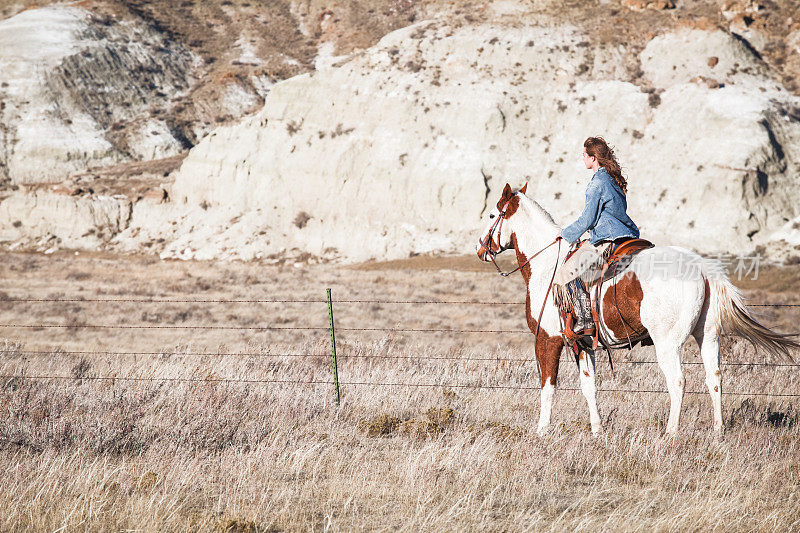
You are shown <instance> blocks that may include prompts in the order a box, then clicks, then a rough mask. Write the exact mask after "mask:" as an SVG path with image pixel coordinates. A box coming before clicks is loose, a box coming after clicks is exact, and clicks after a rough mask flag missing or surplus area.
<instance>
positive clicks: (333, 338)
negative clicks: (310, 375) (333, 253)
mask: <svg viewBox="0 0 800 533" xmlns="http://www.w3.org/2000/svg"><path fill="white" fill-rule="evenodd" d="M327 293H328V320H329V321H330V327H331V357H333V384H334V385H335V386H336V405H339V366H338V365H337V364H336V334H335V333H334V330H333V301H332V300H331V290H330V289H328V290H327Z"/></svg>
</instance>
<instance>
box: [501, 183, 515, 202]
mask: <svg viewBox="0 0 800 533" xmlns="http://www.w3.org/2000/svg"><path fill="white" fill-rule="evenodd" d="M512 195H513V193H512V192H511V185H509V184H508V183H506V186H505V187H503V194H502V195H501V196H500V199H501V200H508V199H510V198H511V196H512Z"/></svg>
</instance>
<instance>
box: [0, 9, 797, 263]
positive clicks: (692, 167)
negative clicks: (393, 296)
mask: <svg viewBox="0 0 800 533" xmlns="http://www.w3.org/2000/svg"><path fill="white" fill-rule="evenodd" d="M28 4H30V3H28ZM0 15H2V16H5V17H6V18H5V19H4V20H2V21H0V66H1V67H2V68H0V116H1V117H2V124H0V180H2V192H1V193H0V194H1V195H2V201H1V202H0V240H2V242H3V245H5V246H7V247H9V248H12V249H29V248H32V249H39V250H43V251H54V250H56V249H59V248H68V249H72V248H74V249H111V250H117V251H130V252H146V253H157V254H161V255H162V256H163V257H179V258H187V259H188V258H196V259H212V258H223V259H253V258H266V259H267V260H271V261H283V260H286V259H294V260H297V259H302V260H311V261H319V260H345V261H354V260H364V259H369V258H384V259H392V258H400V257H407V256H408V255H410V254H418V253H469V252H471V250H472V249H473V247H474V246H473V243H474V241H475V238H476V234H477V231H478V230H479V229H480V227H481V225H482V223H481V216H482V214H484V213H485V210H486V208H487V206H488V205H490V202H491V201H492V200H493V199H494V198H495V197H496V196H497V195H498V194H499V191H500V189H501V188H502V186H503V185H504V184H505V183H506V181H508V182H511V183H512V184H514V185H521V184H522V183H524V182H528V183H529V186H528V194H529V195H530V196H532V197H533V198H534V199H536V200H537V201H539V202H540V203H541V204H542V206H543V207H545V209H547V210H548V211H549V212H551V213H552V214H553V216H554V217H555V219H556V220H557V221H558V222H561V223H563V224H566V223H569V222H570V221H571V220H572V219H573V218H574V217H575V216H576V215H577V214H578V212H579V211H580V209H581V208H582V206H583V186H584V183H585V182H586V180H588V178H589V175H588V174H587V173H586V171H585V170H581V167H580V165H579V161H578V155H579V152H580V149H581V142H582V140H583V139H584V138H585V137H586V136H588V135H594V134H601V135H603V136H605V137H606V138H607V139H609V140H610V141H611V142H612V143H613V144H614V145H615V146H616V148H617V153H618V155H619V157H620V159H621V162H622V163H623V166H624V169H625V171H626V174H627V176H628V179H629V183H630V185H629V191H630V194H629V207H630V212H631V215H632V217H633V218H634V220H636V221H637V222H638V223H639V225H640V227H641V229H642V233H643V236H644V237H645V238H649V239H650V240H653V241H655V242H657V243H661V244H681V245H685V246H689V247H692V248H695V249H697V250H699V251H701V252H704V253H718V252H728V253H751V252H754V251H758V252H763V253H766V254H768V255H769V256H770V257H772V258H773V259H776V260H790V261H794V260H795V258H796V257H797V256H798V255H800V207H798V206H799V205H800V202H799V200H800V176H799V175H798V166H800V96H798V88H800V85H798V83H797V80H798V78H797V75H798V73H800V9H799V8H798V7H797V6H795V5H794V4H793V3H790V2H768V1H764V2H753V1H747V2H742V1H720V2H717V1H711V0H709V1H700V0H697V1H691V0H683V1H681V0H678V1H675V2H670V1H656V2H645V1H640V0H622V1H618V0H601V1H585V2H579V1H571V2H555V1H553V2H548V1H544V0H542V1H527V2H525V1H495V2H456V3H451V2H443V1H424V2H412V1H406V0H392V1H389V0H387V1H355V0H353V1H350V2H338V3H330V4H326V3H324V2H319V1H316V0H313V1H312V0H309V1H305V2H300V1H297V2H288V1H286V2H280V1H279V2H255V1H251V2H248V1H244V2H241V1H238V0H237V1H222V2H216V1H212V2H203V3H201V2H191V1H184V2H164V1H133V2H116V1H101V0H98V1H92V0H90V1H84V2H72V3H59V4H49V5H46V4H42V3H41V2H37V4H36V6H32V5H30V6H29V5H27V4H26V3H25V2H14V3H9V2H4V3H2V4H0Z"/></svg>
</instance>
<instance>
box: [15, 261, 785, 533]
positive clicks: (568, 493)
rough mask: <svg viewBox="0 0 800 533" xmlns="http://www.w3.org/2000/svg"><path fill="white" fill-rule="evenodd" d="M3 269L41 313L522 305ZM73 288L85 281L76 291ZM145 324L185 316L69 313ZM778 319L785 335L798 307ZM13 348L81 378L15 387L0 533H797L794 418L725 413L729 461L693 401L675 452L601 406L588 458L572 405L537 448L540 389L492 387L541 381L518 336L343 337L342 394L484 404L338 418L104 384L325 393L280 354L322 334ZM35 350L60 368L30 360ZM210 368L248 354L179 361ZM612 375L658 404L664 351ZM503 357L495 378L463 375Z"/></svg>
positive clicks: (205, 393) (416, 277)
mask: <svg viewBox="0 0 800 533" xmlns="http://www.w3.org/2000/svg"><path fill="white" fill-rule="evenodd" d="M4 259H5V262H4V263H3V266H2V267H0V268H2V269H4V272H3V274H4V275H5V277H4V278H3V282H2V284H0V290H2V291H4V292H5V293H6V294H7V295H8V296H14V295H16V294H19V293H21V292H22V291H21V290H20V289H22V288H23V287H24V288H25V290H26V291H28V292H31V293H35V294H37V295H47V294H64V295H66V294H74V293H76V292H77V293H85V294H89V293H91V294H107V293H110V292H112V291H113V290H114V288H115V287H118V288H119V289H120V290H122V289H126V290H127V291H129V292H134V293H137V292H138V293H141V294H147V295H149V296H164V295H173V296H178V295H181V296H182V297H184V298H186V297H192V296H195V297H200V296H204V297H205V296H209V295H226V294H227V295H228V297H241V296H243V295H245V294H247V295H249V296H250V297H253V296H256V295H257V296H262V297H276V296H280V295H284V296H285V295H288V294H294V295H303V296H307V295H309V294H316V292H322V293H324V287H325V286H333V287H334V294H335V295H336V294H342V295H344V294H347V295H348V296H353V297H372V298H380V297H389V298H393V297H416V298H419V299H429V298H438V299H450V300H459V299H483V300H489V299H498V300H515V299H519V298H520V295H519V289H520V283H519V281H517V282H514V281H511V280H507V281H506V282H501V281H499V280H496V279H495V278H494V277H491V274H485V275H484V274H480V273H475V272H459V271H429V270H424V269H415V270H409V269H397V270H368V271H362V270H351V269H334V268H332V267H324V266H320V267H314V268H304V269H299V268H297V269H295V268H291V267H289V268H276V267H265V266H263V265H236V264H234V265H226V266H224V267H220V266H215V265H211V264H205V263H195V264H184V263H161V262H151V261H149V260H139V259H136V258H129V260H128V262H127V263H126V264H125V265H122V264H121V262H120V261H118V260H111V259H108V260H107V259H103V258H91V259H80V260H76V259H74V258H66V257H61V258H55V259H53V260H50V261H44V260H42V259H41V258H37V257H33V258H31V257H20V256H13V255H10V256H7V257H4ZM20 262H22V263H24V264H25V268H19V267H20V266H21V265H20ZM11 266H15V267H17V268H18V270H11V268H10V267H11ZM75 272H83V273H85V274H88V277H86V275H81V276H78V277H81V278H83V279H82V280H76V279H74V278H76V275H75ZM186 272H189V273H190V274H191V277H190V278H187V277H186ZM301 272H302V274H300V273H301ZM15 273H16V274H15ZM15 276H16V277H15ZM248 276H249V278H248ZM246 279H249V280H250V284H249V285H245V281H244V280H246ZM198 280H200V281H198ZM197 283H201V284H204V286H206V287H205V288H204V289H202V290H199V291H197V292H195V293H193V292H192V291H190V290H189V289H188V288H187V285H189V284H192V285H194V284H197ZM81 288H83V291H81V290H80V289H81ZM767 296H768V295H764V297H765V298H766V297H767ZM5 304H6V305H4V306H3V309H2V311H0V318H2V320H3V321H4V322H3V323H11V322H9V321H10V320H15V321H17V323H19V322H20V321H24V320H30V321H34V320H39V321H44V320H50V321H57V320H60V319H65V318H67V317H66V316H65V315H63V314H59V311H58V310H57V307H54V306H53V305H48V306H45V307H44V310H42V308H35V307H33V304H18V303H11V302H5ZM309 305H311V307H307V308H305V309H298V310H291V309H289V310H287V309H286V308H284V309H282V310H280V309H279V310H278V311H277V312H276V311H275V310H269V309H266V308H264V307H257V306H250V307H247V308H246V309H241V308H236V309H235V310H227V311H225V310H223V309H222V308H221V307H219V308H218V307H213V306H212V307H209V308H201V309H206V310H208V314H203V315H200V314H198V315H196V316H194V317H190V318H191V319H192V320H189V319H187V320H186V323H201V324H220V323H230V322H235V321H234V319H232V318H230V317H229V316H228V315H230V314H236V315H237V317H238V319H244V320H250V319H252V320H254V321H256V323H264V322H270V321H273V320H277V319H279V318H281V317H282V318H283V319H285V320H287V321H294V322H301V321H306V322H308V321H311V320H319V321H321V322H323V323H324V322H325V321H326V320H327V315H326V310H325V306H324V305H322V304H321V305H320V306H317V305H316V304H309ZM145 312H147V313H155V314H158V313H159V312H160V313H161V319H160V320H162V321H163V320H165V319H164V317H165V316H167V317H168V316H170V315H169V314H168V313H170V312H172V311H167V310H165V307H164V306H162V307H161V308H157V309H155V310H154V309H151V308H149V309H144V308H137V309H135V311H134V312H131V311H130V307H125V306H124V305H119V306H117V305H112V306H111V307H110V308H102V309H101V308H98V307H96V306H89V305H85V304H81V305H79V306H78V308H77V309H73V310H72V311H71V315H70V316H71V318H73V319H75V320H83V321H87V322H88V321H98V320H101V319H102V320H106V321H110V322H115V321H126V320H130V321H131V322H134V321H136V322H140V317H141V315H142V313H145ZM775 312H776V313H781V314H780V318H781V320H787V321H789V320H790V318H791V317H792V316H793V315H792V314H791V313H794V312H795V311H793V310H792V309H784V310H780V311H775ZM226 313H227V314H226ZM134 319H135V320H134ZM193 321H196V322H193ZM156 323H157V322H156ZM286 323H289V322H286ZM338 324H343V325H355V324H361V325H372V326H391V325H403V326H408V325H412V326H413V325H417V324H429V325H430V324H433V325H434V327H438V326H450V327H465V326H470V325H481V324H483V325H487V324H491V325H492V326H493V327H497V328H498V329H506V328H514V329H516V328H520V327H524V326H523V317H522V316H521V312H520V309H519V308H518V307H514V306H511V307H508V306H506V307H498V308H495V307H493V306H490V308H489V310H484V311H480V312H475V311H474V310H470V309H469V308H468V307H467V306H455V307H451V308H445V307H444V306H428V307H423V306H397V305H394V306H391V305H389V304H360V305H355V304H354V305H352V306H349V307H348V306H346V305H344V304H341V305H340V306H339V307H337V325H338ZM12 333H13V335H9V336H7V337H6V341H5V342H4V343H3V344H2V345H0V373H2V374H4V375H20V374H22V373H24V374H26V375H29V376H30V375H34V374H38V375H45V374H47V375H57V376H63V377H65V378H66V379H61V380H28V379H5V380H3V381H2V382H0V465H2V468H1V469H0V471H2V472H3V484H2V487H3V488H2V489H0V530H37V531H40V530H51V531H55V530H62V531H75V530H90V531H95V530H103V531H105V530H109V531H111V530H115V531H116V530H144V531H186V530H196V531H209V530H218V531H225V530H227V531H285V530H289V531H300V530H329V529H330V530H353V529H355V530H386V529H401V530H419V529H429V530H430V529H434V530H454V529H457V530H567V529H569V530H588V529H597V528H606V529H624V530H660V531H675V530H686V529H691V530H700V529H702V530H706V529H717V530H733V531H738V530H770V531H773V530H783V531H791V530H796V529H797V528H798V527H800V469H799V468H798V466H800V439H798V437H800V434H799V433H798V428H800V425H799V424H798V422H800V415H798V413H797V410H796V405H797V399H783V400H780V399H776V398H772V399H771V398H768V397H762V396H752V397H747V396H734V395H729V394H726V395H725V396H724V397H723V398H724V399H723V402H724V414H725V421H726V426H727V431H726V434H725V439H724V440H723V441H718V440H717V439H716V438H715V437H714V436H713V434H712V432H711V426H712V415H711V407H710V400H709V398H708V396H707V395H687V397H686V401H685V405H684V410H683V419H682V424H681V430H680V434H679V436H678V437H677V438H676V439H670V438H665V437H664V436H663V429H664V422H665V419H666V413H667V408H668V401H667V397H666V394H621V393H601V394H600V397H599V402H600V408H601V415H602V418H603V421H604V424H605V429H606V430H605V432H604V434H603V435H602V436H601V437H599V438H596V439H595V438H592V437H591V435H590V432H589V427H588V415H587V410H586V407H585V403H584V401H583V398H582V396H581V395H580V394H579V393H575V392H572V391H562V392H560V393H559V394H558V395H557V398H556V406H555V410H554V425H553V427H552V429H551V431H550V432H549V433H548V434H547V435H546V436H544V437H542V438H540V437H538V436H537V435H536V433H535V428H536V422H537V419H538V404H539V400H538V394H537V393H536V391H535V390H526V389H482V388H478V386H481V385H504V386H511V387H528V386H531V385H535V382H536V366H535V363H533V362H532V361H529V362H509V361H502V360H501V359H505V358H519V357H521V356H525V355H530V346H529V342H530V339H529V338H527V337H525V336H522V338H521V339H519V340H517V339H516V338H514V337H513V336H511V335H500V336H487V335H473V336H469V335H467V336H461V337H458V336H454V335H449V334H430V335H428V336H425V335H423V334H402V333H394V334H389V335H386V334H383V333H358V332H351V333H342V335H341V337H340V339H339V341H340V346H339V347H340V353H341V357H340V377H341V379H342V381H343V382H382V383H405V384H410V385H414V384H416V385H421V384H430V383H444V384H460V385H467V386H469V387H455V386H450V387H413V386H389V387H383V386H381V387H370V386H347V385H344V386H343V388H342V393H343V395H342V404H341V406H339V407H337V406H336V405H335V404H334V402H333V390H332V386H331V385H328V384H322V385H298V384H279V383H225V382H223V383H220V382H212V383H204V382H200V383H192V382H182V381H126V380H121V379H117V380H104V381H98V380H93V379H90V378H92V377H100V376H103V377H113V376H117V377H122V378H126V377H141V378H187V377H188V378H212V379H254V378H255V379H263V380H270V379H285V380H290V381H317V380H318V381H329V380H330V375H331V368H330V358H329V357H327V356H326V355H320V356H316V357H289V356H285V355H283V356H272V354H278V353H287V352H288V350H289V348H292V349H293V352H295V353H303V354H315V353H317V354H326V353H327V350H328V340H327V338H326V337H327V333H325V332H322V334H320V335H317V334H316V333H313V334H310V335H309V334H308V333H299V334H294V335H295V336H294V337H290V334H286V336H285V337H279V338H277V339H273V338H272V337H270V336H265V335H263V334H259V333H250V334H238V333H237V334H236V335H229V337H233V339H232V340H231V339H227V340H226V338H225V335H224V334H220V333H213V334H209V335H210V336H208V337H207V336H206V334H205V333H199V334H197V335H194V334H192V333H191V332H185V331H180V330H174V331H169V332H161V331H158V332H155V333H153V335H150V334H149V333H148V332H144V333H139V335H138V337H135V336H134V337H131V336H128V334H127V333H122V334H120V333H119V332H114V331H107V332H105V333H104V335H105V336H102V335H101V334H100V333H97V332H87V331H84V330H82V329H81V328H74V329H73V330H72V331H70V332H60V331H55V330H53V331H50V330H43V331H12ZM217 335H221V336H219V337H218V336H217ZM100 342H102V343H103V344H102V345H100V346H98V343H100ZM223 343H224V344H225V345H224V346H221V344H223ZM64 345H68V346H72V347H75V348H77V347H84V348H87V349H91V350H99V351H102V350H107V351H112V352H113V351H136V350H138V349H139V348H140V347H146V348H148V349H151V350H152V351H155V352H159V353H158V355H147V356H144V355H109V354H107V353H106V354H102V353H101V354H94V355H85V354H83V355H81V354H65V353H63V351H61V350H59V349H58V348H59V347H61V346H64ZM31 346H36V347H37V348H47V349H43V350H42V351H43V352H45V353H41V354H31V353H27V352H29V351H32V350H31V349H30V347H31ZM220 347H222V348H224V350H223V349H220ZM215 350H216V351H217V352H223V353H234V354H235V353H237V352H238V353H248V354H251V355H206V356H195V355H185V354H186V353H187V352H190V353H194V352H210V353H214V352H215ZM724 350H725V353H724V356H723V357H724V360H727V361H734V360H739V361H742V360H747V361H764V358H763V356H762V355H760V354H757V353H754V352H753V351H752V348H751V347H749V346H747V345H746V344H745V343H742V342H739V341H734V340H727V341H726V343H725V346H724ZM386 356H395V357H400V358H399V359H388V358H385V357H386ZM616 356H617V376H616V378H613V379H612V378H611V376H610V375H609V373H608V371H607V366H605V364H604V363H602V362H601V363H600V376H599V381H600V384H599V386H600V388H601V389H604V388H605V389H662V388H663V378H662V376H661V374H660V371H659V370H658V369H657V367H655V366H654V365H651V364H633V363H632V362H631V361H642V360H652V359H653V354H652V351H651V349H650V348H644V349H642V348H637V349H635V350H634V352H633V353H631V354H629V355H625V354H624V353H623V352H618V353H617V354H616ZM431 357H452V358H453V359H431ZM492 357H494V358H495V359H496V360H493V361H475V360H470V358H492ZM565 357H566V356H565ZM684 360H685V361H687V362H695V361H697V348H696V346H694V344H693V343H692V344H688V343H687V346H686V347H685V349H684ZM685 371H686V374H687V388H688V389H689V390H695V391H702V390H703V387H704V385H703V371H702V366H700V365H686V367H685ZM799 378H800V372H798V369H796V368H793V369H787V368H777V369H776V368H771V367H754V366H727V367H726V366H725V365H724V364H723V379H724V381H723V387H724V388H723V390H724V391H726V392H728V393H733V392H748V391H749V392H773V393H800V386H798V380H799ZM577 383H578V377H577V373H576V371H575V368H574V363H571V362H570V361H568V360H566V359H565V360H564V362H563V363H562V371H561V376H560V384H561V386H562V387H565V388H574V387H577Z"/></svg>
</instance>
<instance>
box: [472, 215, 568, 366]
mask: <svg viewBox="0 0 800 533" xmlns="http://www.w3.org/2000/svg"><path fill="white" fill-rule="evenodd" d="M510 203H511V200H510V199H509V200H508V201H507V202H506V203H505V204H504V205H503V208H502V209H501V210H500V214H499V215H498V217H497V220H495V221H494V224H492V227H491V228H490V229H489V233H487V234H486V237H484V238H483V239H481V240H479V241H478V242H479V243H480V245H481V246H482V247H483V248H484V249H485V250H486V253H487V254H489V257H490V258H491V259H492V263H493V264H494V267H495V268H496V269H497V272H499V273H500V275H501V276H503V277H508V276H510V275H511V274H513V273H514V272H516V271H517V270H521V269H522V268H524V267H525V266H526V265H527V264H528V263H530V262H531V260H532V259H533V258H534V257H536V256H537V255H539V254H540V253H542V252H544V251H545V250H547V249H548V248H550V247H551V246H553V245H554V244H556V243H558V253H556V264H555V266H554V267H553V275H552V276H551V277H550V283H548V284H547V292H546V293H545V295H544V300H543V301H542V308H541V309H540V310H539V318H538V319H537V320H536V333H535V334H534V336H535V337H536V338H537V339H538V337H539V328H540V326H541V323H542V314H544V306H545V304H546V303H547V297H548V296H550V290H551V289H552V288H553V280H555V278H556V271H557V270H558V258H559V257H560V256H561V236H560V235H559V236H558V237H556V238H555V240H554V241H553V242H551V243H550V244H548V245H547V246H545V247H544V248H542V249H541V250H539V251H538V252H536V253H535V254H533V255H532V256H530V257H529V258H528V260H527V261H525V262H524V263H522V264H521V265H519V266H518V267H517V268H515V269H514V270H511V271H509V272H503V270H502V269H501V268H500V266H499V265H498V264H497V261H496V260H495V258H496V257H497V254H499V253H501V252H503V251H505V250H507V249H508V248H503V247H502V246H501V245H500V230H501V228H502V226H503V220H504V219H505V218H506V211H507V210H508V205H509V204H510ZM495 231H496V232H497V251H495V250H492V247H491V246H490V244H494V242H495V241H494V233H495ZM536 363H537V364H538V363H539V361H538V360H537V361H536Z"/></svg>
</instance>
